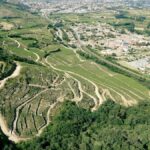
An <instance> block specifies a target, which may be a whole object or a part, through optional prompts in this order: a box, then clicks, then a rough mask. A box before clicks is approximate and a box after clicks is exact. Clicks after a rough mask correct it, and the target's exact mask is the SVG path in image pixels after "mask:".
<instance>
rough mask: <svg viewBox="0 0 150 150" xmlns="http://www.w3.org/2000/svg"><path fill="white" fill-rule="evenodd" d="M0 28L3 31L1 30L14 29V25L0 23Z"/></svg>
mask: <svg viewBox="0 0 150 150" xmlns="http://www.w3.org/2000/svg"><path fill="white" fill-rule="evenodd" d="M0 28H1V29H3V30H6V31H8V30H11V29H13V28H14V25H13V24H10V23H7V22H0Z"/></svg>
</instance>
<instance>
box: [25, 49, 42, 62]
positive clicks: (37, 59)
mask: <svg viewBox="0 0 150 150" xmlns="http://www.w3.org/2000/svg"><path fill="white" fill-rule="evenodd" d="M24 50H25V51H26V52H28V53H32V54H34V55H35V56H36V60H35V61H36V62H38V61H39V60H40V56H39V55H38V54H37V53H35V52H32V51H29V50H28V49H26V48H24Z"/></svg>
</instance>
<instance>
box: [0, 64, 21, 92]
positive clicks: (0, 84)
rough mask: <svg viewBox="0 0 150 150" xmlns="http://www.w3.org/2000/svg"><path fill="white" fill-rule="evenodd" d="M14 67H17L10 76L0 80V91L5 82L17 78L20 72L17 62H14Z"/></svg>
mask: <svg viewBox="0 0 150 150" xmlns="http://www.w3.org/2000/svg"><path fill="white" fill-rule="evenodd" d="M16 65H17V67H16V69H15V71H14V72H13V73H12V74H11V75H10V76H8V77H6V78H5V79H3V80H0V89H2V88H3V87H4V86H5V84H6V81H7V80H9V79H12V78H15V77H17V76H19V74H20V72H21V65H20V64H19V63H18V62H16Z"/></svg>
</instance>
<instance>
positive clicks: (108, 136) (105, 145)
mask: <svg viewBox="0 0 150 150" xmlns="http://www.w3.org/2000/svg"><path fill="white" fill-rule="evenodd" d="M149 110H150V103H149V102H142V103H140V104H139V105H137V106H134V107H129V108H126V107H122V106H120V105H118V104H115V103H114V102H112V101H108V102H105V103H104V104H103V105H102V106H101V107H100V108H99V109H98V110H97V111H95V112H93V113H92V112H90V111H89V110H85V109H82V108H80V107H77V106H76V104H75V103H72V102H65V103H64V104H63V106H62V107H61V108H60V111H59V113H57V115H56V116H55V117H54V118H53V124H51V125H49V127H48V128H47V129H46V130H45V132H44V133H43V134H42V136H41V137H40V138H36V139H34V140H33V141H29V142H26V143H21V144H19V148H20V149H26V150H34V149H37V150H45V149H47V150H48V149H57V150H78V149H81V150H84V149H85V150H87V149H88V150H104V149H105V150H116V149H117V150H126V149H128V150H148V149H149V148H150V141H149V138H150V135H149V133H150V129H149V127H150V118H149V113H150V112H149Z"/></svg>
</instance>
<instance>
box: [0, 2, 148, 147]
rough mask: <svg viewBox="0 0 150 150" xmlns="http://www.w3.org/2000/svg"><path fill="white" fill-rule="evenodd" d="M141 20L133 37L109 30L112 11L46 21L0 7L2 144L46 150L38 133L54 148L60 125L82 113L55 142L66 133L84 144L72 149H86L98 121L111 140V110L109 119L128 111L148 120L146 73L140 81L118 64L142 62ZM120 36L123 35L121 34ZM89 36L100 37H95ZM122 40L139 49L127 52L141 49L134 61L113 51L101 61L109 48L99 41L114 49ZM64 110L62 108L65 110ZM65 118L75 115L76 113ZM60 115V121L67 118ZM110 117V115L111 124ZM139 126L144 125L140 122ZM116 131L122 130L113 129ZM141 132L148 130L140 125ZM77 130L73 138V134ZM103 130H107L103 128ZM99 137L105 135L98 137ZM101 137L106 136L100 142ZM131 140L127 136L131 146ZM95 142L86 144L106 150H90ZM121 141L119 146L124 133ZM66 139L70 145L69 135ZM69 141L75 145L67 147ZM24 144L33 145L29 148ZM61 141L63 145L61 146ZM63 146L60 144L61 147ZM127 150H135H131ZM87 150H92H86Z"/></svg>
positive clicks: (130, 69)
mask: <svg viewBox="0 0 150 150" xmlns="http://www.w3.org/2000/svg"><path fill="white" fill-rule="evenodd" d="M134 11H141V10H133V11H132V12H129V14H128V15H130V16H131V17H132V18H125V19H127V20H128V21H130V19H131V20H133V18H135V17H134V15H135V13H134ZM142 13H143V14H141V15H146V17H145V26H144V25H143V26H142V27H141V24H140V23H139V21H137V20H135V22H134V23H135V27H136V28H143V29H144V31H145V32H144V31H143V33H142V34H141V35H138V34H137V33H136V32H137V31H136V30H135V31H133V30H131V28H130V27H132V24H127V26H126V25H124V24H121V25H120V26H117V28H116V27H115V25H114V24H113V22H116V21H120V18H119V19H118V18H117V17H116V13H112V11H110V12H107V13H105V12H104V13H103V14H102V13H99V14H97V13H88V14H83V15H82V14H72V13H70V14H61V15H59V14H51V15H47V16H46V18H45V17H42V16H40V14H38V13H37V12H32V13H31V12H29V11H27V10H26V9H24V7H20V5H15V4H12V3H11V4H10V3H3V4H2V5H0V126H1V129H2V132H3V133H4V134H5V135H6V136H7V137H8V139H9V140H10V141H13V142H15V143H20V142H24V141H29V143H28V142H27V143H21V144H19V145H18V148H19V149H23V148H22V147H24V146H25V147H30V146H29V145H28V144H30V145H32V144H33V148H32V149H35V148H36V145H34V143H38V142H39V141H40V140H43V141H44V142H43V145H44V146H43V145H42V144H41V143H39V145H37V147H38V146H39V147H38V148H37V149H42V148H41V147H43V149H44V148H46V145H49V144H47V141H45V139H44V138H47V140H49V138H50V137H49V136H48V135H47V134H46V132H44V131H47V130H48V131H49V132H50V134H51V135H52V136H53V137H52V140H54V141H52V142H56V143H57V140H58V139H57V138H58V137H57V135H56V133H57V134H58V133H59V129H60V128H61V127H62V126H60V127H59V125H62V124H63V123H64V122H65V120H68V119H70V118H69V116H70V117H71V115H73V116H74V115H76V113H77V115H78V116H77V118H78V117H80V113H81V115H82V116H81V118H80V119H81V126H75V127H74V126H73V127H74V128H71V125H74V123H76V120H75V122H74V118H71V119H70V120H71V121H70V123H69V121H68V122H67V123H68V124H64V131H63V133H62V134H61V137H64V136H65V135H66V131H65V130H66V129H69V128H70V131H68V132H71V131H73V133H69V134H71V135H72V134H73V135H76V134H77V135H76V137H75V141H77V138H78V137H79V138H81V139H82V140H83V143H80V144H81V145H78V144H79V143H77V145H78V146H77V148H79V147H80V146H82V147H85V142H84V140H85V141H86V143H88V142H89V135H88V134H89V132H92V130H93V129H94V128H95V132H97V133H98V132H99V130H101V128H100V127H99V126H98V123H99V121H100V124H101V123H102V122H103V121H102V120H97V118H98V116H100V115H101V114H102V117H104V118H102V119H106V122H105V123H106V124H108V130H109V131H110V132H113V134H112V135H115V134H116V133H114V131H112V129H111V127H112V128H113V125H114V124H115V123H112V122H109V120H110V121H111V114H110V116H109V117H108V118H109V119H108V120H107V118H106V117H105V115H106V114H107V111H108V112H109V110H110V113H111V107H112V111H119V112H114V113H115V114H116V113H120V109H121V110H122V111H123V112H126V111H127V112H126V113H127V114H128V115H129V114H130V110H131V114H132V113H133V116H134V115H135V114H136V113H138V109H140V108H139V106H140V105H142V108H141V109H142V110H141V112H139V115H143V114H144V113H147V111H148V109H149V100H150V77H149V74H148V73H149V72H148V71H149V70H147V68H146V67H145V72H144V73H143V72H141V70H138V69H137V68H134V67H131V66H130V67H128V66H127V65H124V64H123V65H122V64H121V63H120V61H121V62H122V61H127V60H128V58H129V56H132V61H133V60H134V61H135V60H138V59H141V58H145V57H148V58H149V51H148V50H149V49H148V48H149V47H148V46H149V43H148V42H147V41H148V40H149V36H148V34H147V33H148V31H149V28H147V25H148V19H149V15H148V13H147V10H146V9H144V10H142ZM108 21H109V22H108ZM110 21H111V22H110ZM121 21H122V20H121ZM123 21H124V22H125V21H126V20H123ZM95 27H96V28H97V29H95ZM123 29H124V33H122V32H121V31H123ZM96 32H97V33H100V35H99V34H97V35H96ZM108 32H109V33H112V34H114V35H115V36H113V35H112V34H111V35H110V34H109V33H108ZM122 36H123V37H128V36H129V37H128V38H131V37H132V38H133V37H137V38H138V39H142V40H143V43H144V45H140V46H139V44H141V43H138V42H139V41H136V44H137V45H135V44H132V43H129V44H130V45H129V46H130V47H133V48H135V49H137V47H140V48H141V47H142V46H144V47H146V46H147V47H146V48H147V50H145V49H144V50H143V49H142V48H143V47H142V48H141V49H140V50H139V49H138V50H137V51H134V53H131V52H130V51H129V53H128V52H127V53H126V54H125V53H124V52H120V51H119V55H118V53H116V55H114V52H116V51H113V54H112V55H111V56H107V55H103V51H102V50H106V49H107V46H108V45H106V46H105V44H107V43H104V44H101V46H100V43H98V41H101V40H103V39H107V40H104V41H109V40H112V39H113V40H114V41H115V40H116V41H117V40H118V39H117V38H122ZM94 41H95V42H94ZM101 42H103V41H101ZM143 43H142V44H143ZM145 43H146V45H145ZM102 46H103V47H102ZM112 50H113V48H112ZM124 54H125V55H124ZM117 55H118V56H117ZM141 55H143V57H142V56H141ZM113 56H114V57H113ZM117 58H119V59H117ZM127 63H128V62H127ZM68 101H69V102H68ZM67 104H68V105H69V106H68V105H67ZM66 105H67V108H65V107H66ZM107 105H108V106H107ZM147 105H148V106H147ZM107 108H108V110H107ZM62 109H63V110H62ZM105 109H106V110H105ZM132 109H133V110H132ZM67 110H68V111H67ZM71 110H75V112H73V111H71ZM101 111H102V112H101ZM103 111H104V113H103ZM132 111H133V112H132ZM135 111H136V113H135ZM145 111H146V112H145ZM123 112H121V114H122V113H123ZM74 113H75V114H74ZM105 113H106V114H105ZM112 113H113V112H112ZM63 114H66V118H65V116H63ZM115 114H113V115H114V116H115V117H116V115H115ZM86 115H89V118H87V117H86ZM108 115H109V113H108ZM106 116H107V115H106ZM133 116H132V117H133ZM147 116H148V114H146V118H147ZM74 117H76V116H74ZM138 117H139V116H137V120H138V119H139V118H140V120H142V118H141V117H139V118H138ZM93 118H94V119H93ZM72 119H73V120H72ZM80 119H79V120H80ZM82 119H83V121H82ZM124 119H127V120H124ZM128 119H129V120H130V115H129V116H127V118H121V121H120V120H119V123H118V120H117V127H116V126H115V129H116V130H117V131H118V133H119V132H120V130H121V129H122V128H123V127H124V125H125V126H126V128H125V130H126V132H128V130H132V124H131V126H130V124H129V122H128ZM63 120H64V122H63ZM133 120H134V118H133ZM137 120H136V119H135V120H134V121H137ZM145 120H146V119H145V118H144V121H143V122H145ZM72 121H73V122H72ZM126 121H127V122H126ZM130 121H131V120H130ZM134 121H133V122H134ZM92 122H93V125H92ZM120 122H121V123H120ZM124 122H126V123H127V124H124ZM131 122H132V121H131ZM137 122H138V121H137ZM77 124H78V122H77ZM118 124H121V125H122V126H121V127H119V125H118ZM148 124H149V122H148ZM65 125H66V126H65ZM142 125H143V126H144V128H146V130H148V129H147V127H146V126H145V125H144V123H143V124H142ZM68 126H69V127H68ZM139 126H140V124H139ZM58 127H59V128H58ZM78 127H79V131H78V130H77V131H78V132H77V133H74V130H75V129H78ZM84 127H85V128H84ZM103 127H104V126H103ZM65 128H66V129H65ZM104 128H105V130H107V126H105V127H104ZM72 129H73V130H72ZM138 130H140V127H139V128H138ZM134 133H135V134H138V131H135V130H134V131H133V134H134ZM53 134H54V135H53ZM95 134H96V133H95ZM101 134H102V135H103V134H104V133H102V132H101ZM108 134H109V133H107V132H106V135H105V136H108ZM141 134H142V135H141V138H143V137H144V138H147V137H146V136H148V135H146V136H144V135H143V134H144V132H143V131H142V133H141ZM131 135H132V134H131ZM131 135H129V136H130V138H131ZM55 136H56V137H57V138H56V137H55ZM95 136H96V137H95ZM97 136H100V135H98V134H97V135H94V134H92V138H93V139H92V141H91V142H92V145H98V146H97V147H98V148H99V147H101V145H104V143H105V142H104V141H103V143H98V144H97V142H98V141H96V140H95V141H94V137H95V138H96V139H99V140H101V138H98V137H97ZM120 136H121V138H124V133H122V134H121V135H120ZM39 137H41V138H39ZM55 138H56V139H55ZM67 138H70V135H69V137H67ZM130 138H129V139H130ZM32 139H33V141H32ZM55 140H56V141H55ZM61 140H62V139H61ZM73 140H74V137H73V139H72V141H71V143H72V142H73ZM140 140H141V141H142V142H143V143H142V144H141V145H142V146H143V147H145V145H146V147H148V146H149V143H147V144H145V143H144V142H145V141H146V140H145V139H144V140H143V139H140ZM30 141H31V142H33V143H32V144H31V143H30ZM66 141H67V143H68V139H66ZM63 142H64V141H63ZM63 142H62V143H59V144H60V145H61V144H63ZM77 142H78V141H77ZM135 142H137V143H138V142H139V141H138V139H135ZM109 143H111V142H110V139H109V142H108V145H109ZM133 143H134V142H133ZM139 143H140V142H139ZM73 144H76V143H73ZM116 144H118V142H116ZM144 144H145V145H144ZM60 145H59V146H60ZM108 145H107V146H106V145H105V146H103V148H104V147H108ZM131 145H132V144H131ZM133 145H134V146H133V147H134V148H136V146H135V145H136V144H133ZM59 146H58V145H57V144H56V145H53V146H52V147H50V148H52V149H57V148H59V149H60V148H61V147H59ZM121 147H122V146H120V149H121ZM65 148H67V149H71V146H69V147H68V146H64V149H65ZM94 148H95V147H94ZM74 149H76V148H74ZM83 149H84V148H83ZM85 149H86V148H85ZM89 149H93V147H90V148H89ZM95 149H96V148H95ZM143 149H144V148H143ZM147 149H148V148H147Z"/></svg>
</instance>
